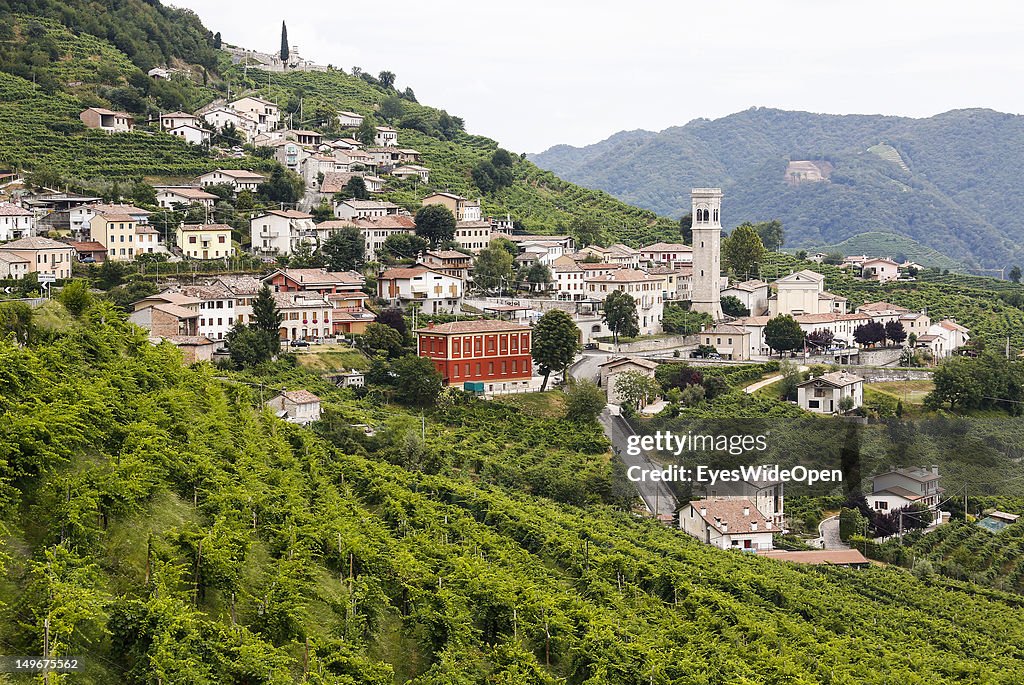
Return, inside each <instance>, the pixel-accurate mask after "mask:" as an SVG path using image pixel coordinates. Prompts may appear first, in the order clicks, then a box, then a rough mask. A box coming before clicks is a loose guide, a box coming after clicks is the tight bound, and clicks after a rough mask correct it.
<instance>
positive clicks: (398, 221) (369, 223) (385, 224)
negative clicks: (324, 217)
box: [320, 214, 416, 262]
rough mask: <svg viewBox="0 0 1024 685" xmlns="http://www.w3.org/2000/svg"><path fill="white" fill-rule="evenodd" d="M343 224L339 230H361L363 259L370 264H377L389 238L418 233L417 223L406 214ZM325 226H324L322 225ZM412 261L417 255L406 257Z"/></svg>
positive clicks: (355, 220)
mask: <svg viewBox="0 0 1024 685" xmlns="http://www.w3.org/2000/svg"><path fill="white" fill-rule="evenodd" d="M325 223H332V224H333V223H335V222H325ZM337 223H338V224H341V225H340V226H339V228H341V227H343V226H344V225H353V224H354V225H355V226H356V227H357V228H359V233H360V234H362V236H363V257H364V258H365V259H366V261H368V262H375V261H377V260H378V256H379V255H378V253H379V251H380V249H381V248H382V247H384V241H386V240H387V239H388V237H389V236H392V235H397V234H400V233H404V234H407V235H412V234H414V233H415V232H416V223H415V222H414V221H413V218H412V217H411V216H406V215H404V214H393V215H390V216H380V217H375V218H372V219H354V220H353V221H352V222H351V223H349V222H347V221H340V222H337ZM320 226H323V224H320ZM406 256H407V257H408V258H410V259H412V258H414V257H415V256H416V255H406Z"/></svg>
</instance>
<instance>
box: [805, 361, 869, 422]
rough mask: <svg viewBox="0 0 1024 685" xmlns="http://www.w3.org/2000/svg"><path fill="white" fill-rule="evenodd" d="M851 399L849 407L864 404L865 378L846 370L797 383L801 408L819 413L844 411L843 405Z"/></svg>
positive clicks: (852, 407) (853, 407)
mask: <svg viewBox="0 0 1024 685" xmlns="http://www.w3.org/2000/svg"><path fill="white" fill-rule="evenodd" d="M844 400H849V402H850V406H849V407H848V409H847V410H849V409H856V408H857V407H860V406H862V405H863V404H864V379H863V378H861V377H860V376H855V375H853V374H852V373H847V372H845V371H835V372H833V373H826V374H824V375H821V376H818V377H817V378H809V379H808V380H806V381H804V382H803V383H800V384H798V385H797V404H798V405H800V408H801V409H804V410H806V411H811V412H816V413H818V414H834V413H836V412H839V411H844V410H843V409H842V408H841V405H842V403H843V401H844Z"/></svg>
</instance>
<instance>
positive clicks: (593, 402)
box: [565, 380, 605, 423]
mask: <svg viewBox="0 0 1024 685" xmlns="http://www.w3.org/2000/svg"><path fill="white" fill-rule="evenodd" d="M604 407H605V396H604V391H603V390H601V388H599V387H597V384H596V383H594V382H593V381H588V380H582V381H575V382H573V383H571V384H570V385H569V387H568V388H567V389H566V391H565V418H566V419H568V420H569V421H576V422H579V423H589V422H592V421H596V420H597V417H598V415H599V414H600V413H601V412H602V411H603V410H604Z"/></svg>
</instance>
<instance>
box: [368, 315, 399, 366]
mask: <svg viewBox="0 0 1024 685" xmlns="http://www.w3.org/2000/svg"><path fill="white" fill-rule="evenodd" d="M404 341H405V339H404V336H402V334H401V333H399V332H398V331H397V330H395V329H394V328H392V327H391V326H386V325H384V324H382V323H376V322H374V323H371V324H368V325H367V326H366V332H365V333H363V335H362V336H361V337H360V339H359V346H360V347H361V348H362V349H363V351H365V352H366V353H367V354H368V355H369V356H371V357H372V356H374V355H376V354H382V355H384V356H385V357H388V358H394V357H397V356H399V355H400V354H402V346H403V343H404Z"/></svg>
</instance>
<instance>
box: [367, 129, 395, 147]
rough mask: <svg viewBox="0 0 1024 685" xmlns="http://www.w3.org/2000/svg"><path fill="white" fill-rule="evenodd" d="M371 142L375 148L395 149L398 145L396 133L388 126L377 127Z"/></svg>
mask: <svg viewBox="0 0 1024 685" xmlns="http://www.w3.org/2000/svg"><path fill="white" fill-rule="evenodd" d="M373 142H374V144H375V145H376V146H377V147H395V146H397V145H398V131H396V130H395V129H393V128H391V127H390V126H378V127H377V133H376V135H374V137H373Z"/></svg>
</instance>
